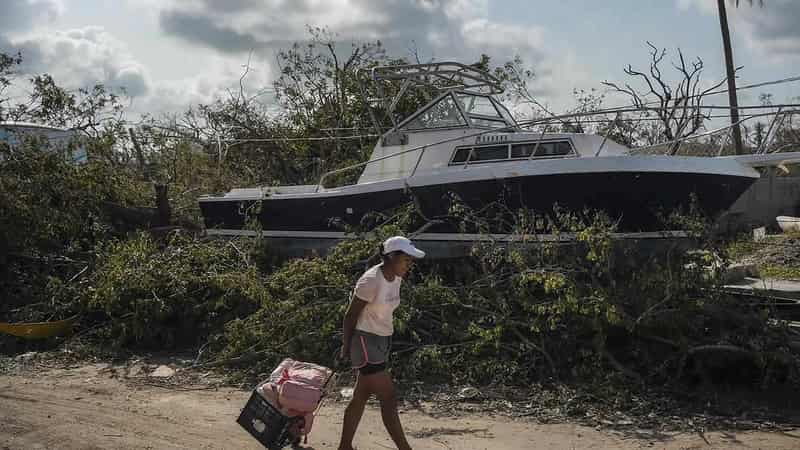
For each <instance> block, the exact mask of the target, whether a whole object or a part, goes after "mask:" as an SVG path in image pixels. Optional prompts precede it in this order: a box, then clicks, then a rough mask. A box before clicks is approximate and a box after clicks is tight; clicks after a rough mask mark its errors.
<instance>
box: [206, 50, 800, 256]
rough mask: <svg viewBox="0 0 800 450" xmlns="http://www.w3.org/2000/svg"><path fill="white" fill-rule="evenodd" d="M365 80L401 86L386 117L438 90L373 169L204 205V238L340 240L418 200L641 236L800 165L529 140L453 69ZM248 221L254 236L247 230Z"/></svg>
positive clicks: (231, 195) (585, 140)
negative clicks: (561, 219) (499, 208)
mask: <svg viewBox="0 0 800 450" xmlns="http://www.w3.org/2000/svg"><path fill="white" fill-rule="evenodd" d="M370 75H371V79H372V80H374V81H376V82H380V81H396V82H400V83H402V87H401V89H399V92H398V93H397V96H395V97H394V98H391V99H390V100H389V101H387V102H386V104H387V105H388V109H389V111H388V113H387V115H388V116H389V117H390V118H393V116H394V115H393V114H392V112H393V111H392V108H393V107H394V105H397V103H398V99H399V96H401V95H403V93H404V92H406V90H407V89H408V88H410V87H412V86H415V85H420V84H425V83H427V86H428V87H430V86H431V84H430V82H431V81H430V80H438V81H439V83H437V84H436V85H435V86H436V87H437V88H438V89H439V91H438V95H436V96H435V97H434V98H433V99H432V100H431V101H430V102H429V103H428V104H426V105H425V106H423V107H422V108H420V109H419V110H417V111H416V112H414V113H413V114H410V115H409V116H408V117H407V118H405V119H404V120H402V121H398V122H395V121H394V120H392V127H391V129H390V130H389V131H386V132H385V133H383V134H382V135H381V137H380V138H379V139H378V142H377V143H376V145H375V147H374V150H373V152H372V155H371V157H370V159H369V160H368V161H365V162H363V163H360V164H356V165H353V166H349V167H345V168H342V169H338V170H335V171H331V172H328V173H326V174H324V175H323V176H322V177H321V179H320V180H319V182H318V183H317V184H312V185H294V186H263V187H251V188H237V189H233V190H231V191H229V192H226V193H223V194H220V195H206V196H203V197H201V198H200V200H199V202H200V209H201V210H202V214H203V216H204V220H205V226H206V229H207V231H208V233H209V234H212V235H228V236H235V235H248V234H249V235H252V234H260V235H262V236H264V237H268V238H274V239H281V240H289V241H292V240H308V239H320V240H323V241H324V240H330V239H334V240H335V239H341V238H344V237H345V236H346V234H345V229H346V228H347V227H348V226H350V227H358V226H359V225H360V224H361V223H362V220H363V219H364V217H365V216H367V215H369V214H372V213H376V212H377V213H386V212H387V211H392V210H393V209H396V208H397V207H399V206H401V205H404V204H408V202H414V203H415V205H416V206H417V208H418V209H419V211H420V213H421V215H422V216H424V217H426V218H439V217H446V216H448V214H449V210H450V208H451V206H452V204H453V203H452V202H453V199H457V200H458V201H459V202H462V203H463V204H464V205H466V206H468V207H470V208H472V209H473V210H476V211H477V210H481V209H483V208H485V207H486V206H487V205H489V204H492V203H494V202H501V203H502V204H503V205H505V207H506V208H508V210H514V209H518V208H526V209H529V210H534V211H541V212H543V213H549V212H552V210H553V207H554V205H559V207H561V208H562V209H566V210H573V211H584V210H587V209H590V210H601V211H604V212H606V213H607V214H608V216H609V217H610V218H611V219H612V220H614V221H616V222H617V223H618V231H620V232H626V233H634V235H636V233H640V235H642V236H645V235H647V233H652V232H654V231H658V230H661V228H659V227H660V226H661V220H662V213H664V212H670V211H673V210H675V209H678V208H681V207H683V206H686V205H688V203H689V202H690V199H692V198H693V197H694V198H695V199H696V202H697V206H699V207H700V208H701V210H702V211H703V212H704V213H705V214H707V215H708V216H710V217H714V216H717V215H719V214H720V213H722V212H723V211H725V210H726V209H728V207H730V206H731V204H733V203H734V202H735V201H736V200H737V199H738V198H739V196H740V195H741V194H742V193H743V192H744V191H745V190H746V189H747V188H748V187H750V186H751V185H752V184H753V182H755V181H756V180H757V179H758V178H759V176H760V173H759V171H758V170H757V168H758V167H765V166H776V165H780V164H786V163H796V162H800V152H794V153H780V154H759V155H741V156H720V157H691V156H667V155H645V154H634V153H632V152H631V149H630V148H628V147H626V146H624V145H622V144H620V143H618V142H615V141H613V140H612V139H609V138H608V137H606V136H601V135H597V134H583V133H550V132H532V131H526V130H525V129H524V128H523V127H521V126H520V125H519V124H518V123H517V122H516V121H515V119H514V118H513V117H512V115H511V113H510V112H509V111H508V109H506V107H505V106H504V105H503V104H502V103H501V102H500V101H499V100H498V99H497V98H496V95H497V94H499V93H501V92H502V91H501V89H500V82H499V80H497V79H496V78H495V77H493V76H492V75H490V74H487V73H484V72H481V71H479V70H477V69H475V68H473V67H470V66H466V65H462V64H459V63H452V62H443V63H433V64H421V65H413V66H388V67H377V68H374V69H372V72H371V74H370ZM454 80H455V81H454ZM348 171H360V176H359V178H358V181H357V182H356V183H354V184H350V185H344V186H327V185H326V180H327V179H330V178H331V177H333V176H336V175H340V174H343V173H345V172H348ZM248 212H250V213H251V216H252V217H254V218H256V219H257V221H258V227H256V228H257V229H258V231H254V230H253V229H251V228H248V226H247V225H246V224H247V219H248ZM489 231H490V233H496V234H498V235H501V236H502V235H503V233H507V232H508V230H504V229H493V230H489ZM642 233H643V234H642ZM464 236H465V234H464V232H463V230H459V229H457V227H456V226H455V225H453V224H452V223H450V222H447V221H441V222H440V223H437V224H435V225H433V226H430V227H428V228H426V230H425V232H424V233H422V234H420V235H419V236H418V237H417V239H418V240H420V239H421V240H432V241H459V242H460V241H463V240H464V239H465V237H464Z"/></svg>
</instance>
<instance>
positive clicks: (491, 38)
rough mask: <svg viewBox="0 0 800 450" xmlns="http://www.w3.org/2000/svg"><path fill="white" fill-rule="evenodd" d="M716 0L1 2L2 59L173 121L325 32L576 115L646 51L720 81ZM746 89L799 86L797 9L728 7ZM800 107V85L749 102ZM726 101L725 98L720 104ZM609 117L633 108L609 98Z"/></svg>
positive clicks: (783, 1) (253, 83)
mask: <svg viewBox="0 0 800 450" xmlns="http://www.w3.org/2000/svg"><path fill="white" fill-rule="evenodd" d="M715 5H716V0H606V1H597V0H559V1H530V0H529V1H521V0H502V1H495V0H491V1H489V0H406V1H399V0H371V1H370V0H228V1H222V0H220V1H215V0H159V1H156V0H136V1H135V0H119V1H113V0H80V1H78V0H4V15H3V16H2V17H0V50H5V51H10V50H11V51H13V50H22V51H23V53H24V55H23V56H24V57H25V58H26V60H27V62H26V66H25V67H24V70H25V71H27V72H30V73H36V72H51V73H53V74H54V75H55V76H56V78H57V79H58V80H61V81H62V82H63V83H64V84H67V85H70V86H72V87H77V86H80V85H86V84H90V83H93V82H97V81H99V82H104V83H106V84H109V85H112V86H125V87H126V88H127V89H128V91H129V92H130V93H131V94H132V96H133V106H134V109H135V110H137V111H139V112H143V111H148V112H151V113H156V114H158V113H161V112H176V111H180V110H182V109H184V108H186V107H187V106H188V105H190V104H196V103H199V102H209V101H212V100H213V99H214V98H215V97H216V96H219V95H224V94H225V89H226V88H229V87H232V86H234V85H235V84H236V83H237V82H238V76H239V74H240V72H241V65H242V64H243V63H244V62H246V61H247V57H248V53H249V50H250V48H252V49H253V50H254V53H253V61H252V65H253V68H254V72H253V74H252V75H251V76H250V77H249V86H250V87H251V88H253V89H256V88H258V87H260V86H265V85H268V84H269V82H270V80H271V79H272V78H273V76H274V75H273V74H274V70H275V69H274V54H275V52H276V51H277V50H278V49H279V48H281V47H285V46H286V45H288V43H290V42H292V41H295V40H301V39H303V37H304V28H305V25H315V26H327V27H328V28H330V29H331V30H332V31H334V32H337V33H338V34H339V36H340V40H342V41H349V40H370V39H381V40H383V41H385V42H386V43H387V46H388V48H389V49H390V51H392V53H397V54H403V53H404V52H405V51H406V50H407V48H409V47H410V46H412V45H414V44H412V43H416V45H417V47H418V48H419V50H420V53H421V54H422V55H423V57H428V58H436V59H439V60H442V59H461V60H466V61H467V62H470V61H471V60H474V58H476V57H477V55H479V54H480V53H482V52H485V53H488V54H490V55H494V56H495V58H496V59H497V60H498V61H500V60H503V59H506V58H510V57H512V56H513V55H515V54H519V55H520V56H522V58H523V59H524V60H525V61H527V62H528V63H529V65H531V66H532V67H533V68H534V70H535V71H537V73H539V75H540V76H539V77H538V79H537V81H536V82H535V83H534V88H535V89H536V91H537V93H538V95H539V97H540V100H541V101H542V102H545V103H547V104H548V105H550V106H551V107H552V108H553V109H555V110H559V111H560V110H564V109H566V108H568V107H570V106H571V105H572V102H573V100H572V95H571V92H572V90H573V88H584V89H589V88H592V87H595V88H598V89H601V90H602V89H604V88H603V86H601V84H600V83H601V82H602V81H603V80H609V81H617V82H620V81H625V80H626V76H625V75H624V73H623V72H622V69H623V67H624V66H625V65H627V64H628V63H631V64H633V65H634V67H643V68H644V67H647V66H646V65H647V62H648V54H647V51H648V49H647V47H646V44H645V41H647V40H649V41H651V42H653V43H654V44H656V45H657V46H659V47H666V48H667V49H668V50H670V51H672V52H673V53H672V54H673V55H674V50H675V48H677V47H680V48H681V49H682V50H683V51H684V54H685V55H686V56H687V57H695V56H699V57H701V58H702V59H703V60H704V62H705V64H706V71H705V74H704V78H705V79H706V80H707V81H708V82H712V81H716V80H720V79H722V78H723V77H724V66H723V56H722V44H721V38H720V33H719V24H718V18H717V15H716V9H715V8H716V7H715ZM729 14H730V16H731V18H730V19H731V28H732V33H733V36H734V53H735V57H736V62H737V64H738V65H742V66H744V68H743V69H742V71H741V72H740V80H739V83H740V84H747V83H752V82H760V81H766V80H771V79H777V78H784V77H789V76H794V75H800V30H798V27H797V26H796V25H795V24H797V23H800V1H796V0H767V1H766V6H765V7H764V8H757V7H756V8H751V7H750V6H748V5H747V2H746V1H742V5H741V6H740V8H739V9H738V10H736V9H735V8H733V7H731V8H730V10H729ZM760 92H770V93H773V94H774V96H775V100H776V101H786V100H788V99H790V98H792V97H798V96H800V83H794V84H791V85H786V86H782V87H773V88H765V89H760V90H755V91H750V92H743V93H742V100H741V102H743V103H752V102H755V101H757V95H758V94H759V93H760ZM714 101H715V102H718V103H724V101H725V98H724V96H720V97H719V99H714ZM606 103H607V105H608V106H616V105H620V104H624V103H625V100H624V99H623V98H620V97H614V96H613V95H612V96H610V97H609V98H608V99H607V101H606Z"/></svg>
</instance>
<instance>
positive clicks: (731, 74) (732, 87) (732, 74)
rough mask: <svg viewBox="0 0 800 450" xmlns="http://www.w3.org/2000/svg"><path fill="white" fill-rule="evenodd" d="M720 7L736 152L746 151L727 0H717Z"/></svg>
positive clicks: (720, 24) (739, 153)
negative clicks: (740, 123)
mask: <svg viewBox="0 0 800 450" xmlns="http://www.w3.org/2000/svg"><path fill="white" fill-rule="evenodd" d="M717 6H718V8H719V26H720V28H722V46H723V47H724V49H725V68H726V70H727V72H728V99H729V102H730V106H731V124H732V125H733V144H734V146H735V149H736V154H737V155H741V154H743V153H744V146H743V145H742V132H741V129H740V128H739V124H738V122H739V100H738V98H737V96H736V69H735V68H734V66H733V49H732V48H731V33H730V30H729V29H728V13H727V11H726V10H725V0H717Z"/></svg>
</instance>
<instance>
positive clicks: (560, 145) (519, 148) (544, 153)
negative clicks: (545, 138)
mask: <svg viewBox="0 0 800 450" xmlns="http://www.w3.org/2000/svg"><path fill="white" fill-rule="evenodd" d="M534 149H535V150H536V154H535V155H534V158H552V157H556V156H566V155H569V154H571V153H572V146H571V145H570V143H569V141H557V142H540V143H539V146H538V147H537V146H536V142H526V143H524V144H515V145H512V146H511V157H512V158H530V156H531V153H532V152H533V151H534Z"/></svg>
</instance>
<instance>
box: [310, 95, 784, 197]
mask: <svg viewBox="0 0 800 450" xmlns="http://www.w3.org/2000/svg"><path fill="white" fill-rule="evenodd" d="M699 108H702V109H724V110H728V109H730V108H729V107H727V106H709V105H705V106H701V107H699ZM767 108H775V109H777V111H772V112H767V113H755V114H750V115H748V116H746V117H743V118H742V119H740V120H739V121H738V122H737V123H735V124H728V125H726V126H723V127H719V128H716V129H713V130H710V131H706V132H703V133H696V134H691V135H687V136H682V137H680V138H678V139H674V140H671V141H666V142H660V143H657V144H652V145H647V146H643V147H636V148H632V149H630V152H629V153H630V154H639V153H643V152H647V151H648V150H653V149H656V148H665V149H668V148H670V146H672V145H675V144H677V145H678V146H680V145H682V144H683V143H685V142H687V141H691V140H696V139H700V138H703V137H708V136H712V135H715V134H721V133H727V134H726V138H725V139H722V141H721V144H720V147H719V150H718V151H717V152H716V155H715V156H719V155H721V153H722V151H723V150H724V147H725V145H726V143H727V140H728V139H729V137H730V134H731V131H732V130H733V128H734V127H735V126H739V125H742V124H744V123H745V122H748V121H751V120H753V119H758V118H763V117H770V116H772V117H773V119H772V121H771V122H770V125H769V127H768V133H767V135H766V138H765V139H764V140H763V141H762V142H760V144H759V146H758V147H757V148H756V149H755V150H756V151H755V152H754V153H764V152H766V151H767V149H768V148H769V144H770V142H771V141H772V140H774V138H775V134H776V133H775V132H774V131H775V130H776V129H777V127H778V126H780V125H779V124H780V123H781V121H783V120H784V119H785V118H786V117H787V116H791V115H793V114H800V104H789V105H775V106H740V107H739V109H740V110H748V109H767ZM656 111H660V109H659V108H647V107H645V108H642V107H630V108H612V109H605V110H598V111H589V112H580V113H570V114H560V115H552V116H551V117H546V118H537V119H532V120H528V121H523V122H519V123H517V124H515V125H512V126H508V127H503V128H493V129H487V130H481V131H478V132H475V133H472V134H467V135H461V136H457V137H451V138H446V139H441V140H439V141H435V142H431V143H426V144H423V145H418V146H414V147H411V148H408V149H405V150H401V151H398V152H394V153H391V154H388V155H384V156H381V157H378V158H374V159H370V160H368V161H364V162H360V163H356V164H352V165H349V166H347V167H342V168H339V169H334V170H330V171H328V172H325V173H324V174H322V176H321V177H320V179H319V182H318V183H317V187H316V189H315V192H318V191H319V189H320V188H324V183H325V181H326V179H328V178H329V177H331V176H333V175H337V174H341V173H345V172H349V171H352V170H355V169H359V168H365V167H367V166H369V165H370V164H374V163H378V162H381V161H385V160H388V159H391V158H397V157H399V156H402V155H406V154H409V153H412V152H416V151H419V155H418V156H417V159H416V162H415V164H414V167H413V168H412V170H411V172H410V173H409V174H407V175H406V176H405V178H406V179H408V178H410V177H413V176H414V175H415V174H416V172H417V169H418V168H419V165H420V162H421V161H422V158H423V156H424V154H425V150H426V149H427V148H428V147H433V146H436V145H440V144H446V143H450V142H456V141H462V140H464V139H469V138H473V137H479V136H482V135H485V134H489V133H498V132H500V133H502V132H509V131H519V130H520V129H527V128H532V127H536V126H543V129H542V132H541V134H540V139H539V141H541V139H542V138H544V135H545V134H546V132H547V131H548V127H547V125H551V124H552V123H553V122H561V123H563V122H564V121H566V120H570V119H576V118H585V117H595V116H603V115H609V114H623V113H641V112H656ZM609 123H612V124H613V123H615V122H614V120H613V119H610V120H609ZM611 131H613V125H612V127H611V128H609V130H608V131H607V132H606V133H605V135H604V137H603V141H602V142H601V143H600V145H599V146H598V149H597V150H596V151H595V156H599V154H600V152H601V151H602V150H603V148H604V147H605V145H606V142H607V140H608V139H609V137H608V136H609V134H611ZM539 141H537V144H536V145H537V146H538V145H539ZM676 151H677V150H676ZM673 153H674V152H673ZM533 154H535V151H534V152H532V153H531V155H533ZM709 156H710V155H709ZM471 157H472V152H470V155H469V156H468V157H467V160H466V161H465V164H464V168H467V167H469V164H470V162H471Z"/></svg>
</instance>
